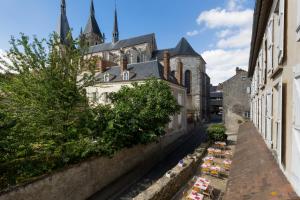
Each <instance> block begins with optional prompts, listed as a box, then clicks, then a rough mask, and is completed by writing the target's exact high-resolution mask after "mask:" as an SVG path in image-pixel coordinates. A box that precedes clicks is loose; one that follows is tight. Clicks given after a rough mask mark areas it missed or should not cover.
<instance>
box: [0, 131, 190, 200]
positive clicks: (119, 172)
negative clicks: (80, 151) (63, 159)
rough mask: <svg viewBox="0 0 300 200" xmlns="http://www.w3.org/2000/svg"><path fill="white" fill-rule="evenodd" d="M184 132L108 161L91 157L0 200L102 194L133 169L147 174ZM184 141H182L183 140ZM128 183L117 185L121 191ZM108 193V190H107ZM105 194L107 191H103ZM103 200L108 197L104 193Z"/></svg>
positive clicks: (45, 199) (61, 199) (64, 198)
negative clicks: (139, 168)
mask: <svg viewBox="0 0 300 200" xmlns="http://www.w3.org/2000/svg"><path fill="white" fill-rule="evenodd" d="M187 137H188V134H186V131H177V132H174V133H169V134H167V135H165V136H164V137H162V138H161V139H160V140H159V142H157V143H152V144H149V145H138V146H135V147H133V148H130V149H124V150H121V151H120V152H118V153H116V154H115V155H114V156H113V157H112V158H108V157H95V158H91V159H89V160H87V161H84V162H82V163H79V164H76V165H73V166H70V167H68V168H66V169H62V170H60V171H57V172H55V173H53V174H51V175H47V176H44V177H41V178H39V179H38V180H36V181H33V182H31V183H27V184H23V185H20V186H17V187H15V188H13V189H11V190H9V191H7V192H3V193H0V200H40V199H43V200H68V199H72V200H82V199H87V198H89V197H91V196H92V195H93V194H95V193H97V192H99V191H101V190H104V189H105V188H106V187H107V186H108V185H110V184H112V183H113V182H115V181H117V180H118V178H120V177H122V176H124V175H126V174H128V173H130V172H131V171H133V170H134V169H135V168H136V167H137V166H141V165H143V166H144V173H146V172H147V171H148V170H150V169H151V168H152V167H153V166H154V165H155V164H156V163H157V162H159V161H160V160H161V159H163V157H164V156H166V155H167V153H170V151H172V150H173V149H174V148H176V145H175V144H176V143H177V141H178V138H187ZM183 140H184V139H183ZM142 175H143V174H141V173H135V174H134V175H132V176H134V177H130V179H132V180H134V179H138V178H140V177H141V176H142ZM126 185H127V186H128V185H129V184H128V183H124V184H121V185H120V184H119V186H118V187H119V188H115V190H116V191H119V190H120V189H121V188H125V186H126ZM110 192H112V190H110ZM106 193H107V191H106ZM106 195H107V197H109V196H110V195H111V194H109V193H107V194H106ZM105 199H106V198H105Z"/></svg>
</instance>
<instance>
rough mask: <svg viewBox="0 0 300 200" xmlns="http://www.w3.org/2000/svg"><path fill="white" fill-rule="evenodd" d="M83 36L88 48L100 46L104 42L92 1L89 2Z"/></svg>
mask: <svg viewBox="0 0 300 200" xmlns="http://www.w3.org/2000/svg"><path fill="white" fill-rule="evenodd" d="M83 34H84V35H85V38H86V40H87V42H88V45H89V46H93V45H97V44H101V43H103V42H104V38H103V35H102V33H101V31H100V28H99V26H98V23H97V20H96V18H95V7H94V1H93V0H91V6H90V16H89V20H88V22H87V24H86V26H85V29H84V32H83Z"/></svg>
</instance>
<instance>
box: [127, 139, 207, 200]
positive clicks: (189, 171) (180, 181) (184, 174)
mask: <svg viewBox="0 0 300 200" xmlns="http://www.w3.org/2000/svg"><path fill="white" fill-rule="evenodd" d="M207 147H208V144H207V143H205V144H201V145H200V147H199V148H197V149H196V150H195V152H194V153H193V154H190V155H188V156H186V157H185V158H184V159H183V166H179V165H177V166H175V167H174V168H173V169H172V170H170V171H169V172H168V173H167V174H168V175H167V174H166V175H165V176H163V177H161V178H160V179H159V180H157V181H156V182H155V183H154V184H153V185H152V186H150V187H149V188H148V189H147V190H145V191H144V192H142V193H140V194H139V195H137V196H136V197H135V198H133V199H134V200H169V199H172V197H173V196H174V195H175V194H176V193H177V192H178V190H180V189H181V188H182V186H183V185H184V184H185V183H186V182H188V181H189V180H190V178H191V177H192V176H193V175H194V174H195V172H196V170H197V169H198V166H199V164H200V163H201V161H202V158H203V157H204V155H205V154H206V149H207Z"/></svg>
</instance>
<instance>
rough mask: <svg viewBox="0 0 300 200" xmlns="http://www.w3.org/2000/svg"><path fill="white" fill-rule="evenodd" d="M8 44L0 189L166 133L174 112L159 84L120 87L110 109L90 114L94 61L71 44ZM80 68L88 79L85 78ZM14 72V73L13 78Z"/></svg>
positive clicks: (1, 99) (0, 87)
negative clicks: (89, 89) (88, 92)
mask: <svg viewBox="0 0 300 200" xmlns="http://www.w3.org/2000/svg"><path fill="white" fill-rule="evenodd" d="M58 41H59V40H58V38H57V36H56V35H53V36H51V37H50V39H49V40H48V41H45V40H41V41H40V40H38V39H36V38H34V39H33V41H30V40H29V38H28V37H26V36H24V35H21V38H20V39H14V38H12V40H11V45H12V48H11V49H10V51H9V52H8V58H9V60H10V62H9V63H8V62H6V61H4V60H0V62H1V63H2V64H3V65H4V66H5V67H6V69H7V71H6V72H7V73H6V74H5V75H4V76H1V82H0V190H1V189H4V188H6V187H8V186H11V185H16V184H18V183H22V182H24V181H28V180H30V179H32V178H34V177H36V176H40V175H43V174H45V173H51V172H52V171H53V170H56V169H58V168H62V167H64V166H66V165H69V164H72V163H77V162H80V161H81V160H84V159H86V158H89V157H91V156H101V155H107V156H111V155H113V153H115V152H116V151H118V150H120V149H122V148H124V147H131V146H133V145H136V144H140V143H142V144H145V143H148V142H152V141H155V140H156V139H157V137H159V136H161V135H163V134H164V127H165V125H166V124H167V123H168V122H169V121H170V118H169V116H170V115H173V114H175V113H176V112H178V111H179V109H180V107H179V106H178V105H177V102H176V100H175V98H174V97H173V96H172V94H171V91H170V88H169V86H168V85H167V84H166V83H164V82H163V81H158V80H154V79H152V80H149V81H146V83H145V84H140V85H138V84H133V85H132V86H131V87H123V88H122V89H121V90H120V91H119V92H117V93H113V94H111V95H110V98H111V102H112V105H111V106H104V105H100V106H97V107H95V108H92V107H90V106H89V104H88V99H87V97H86V95H85V87H86V86H89V85H91V84H92V83H93V77H94V67H95V66H96V60H95V58H86V57H85V56H84V55H85V52H86V51H85V48H84V47H81V45H79V42H78V41H73V40H71V39H70V44H71V45H70V46H64V47H61V48H59V47H60V46H59V43H58ZM83 69H88V70H89V71H90V72H91V73H90V74H89V75H85V76H84V77H82V78H80V79H79V78H78V77H81V76H79V75H80V74H81V72H82V70H83ZM12 72H13V73H12Z"/></svg>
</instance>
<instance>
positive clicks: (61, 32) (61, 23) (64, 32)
mask: <svg viewBox="0 0 300 200" xmlns="http://www.w3.org/2000/svg"><path fill="white" fill-rule="evenodd" d="M57 34H58V36H59V40H60V43H61V44H62V45H68V43H69V41H68V34H71V29H70V26H69V22H68V18H67V11H66V1H65V0H61V4H60V16H59V20H58V26H57ZM70 37H72V35H70Z"/></svg>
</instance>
